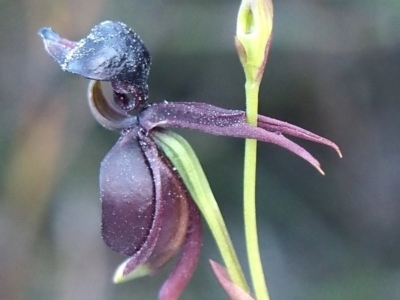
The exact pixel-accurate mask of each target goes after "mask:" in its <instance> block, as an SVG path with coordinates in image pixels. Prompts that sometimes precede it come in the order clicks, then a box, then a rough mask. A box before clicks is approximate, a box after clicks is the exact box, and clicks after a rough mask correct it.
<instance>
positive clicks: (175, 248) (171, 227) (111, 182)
mask: <svg viewBox="0 0 400 300" xmlns="http://www.w3.org/2000/svg"><path fill="white" fill-rule="evenodd" d="M39 35H40V36H41V37H42V39H43V42H44V45H45V48H46V50H47V52H48V53H49V54H50V55H51V56H52V57H53V58H54V59H55V60H56V61H57V62H58V64H59V65H60V66H61V68H62V69H63V70H64V71H68V72H71V73H76V74H78V75H81V76H83V77H86V78H89V79H91V80H92V81H91V82H90V84H89V92H88V96H89V97H88V98H89V106H90V108H91V111H92V113H93V115H94V117H95V118H96V120H97V121H98V122H99V123H100V124H101V125H103V126H104V127H106V128H108V129H111V130H118V131H120V133H121V137H120V139H119V140H118V142H117V143H116V145H115V146H114V147H113V148H112V149H111V150H110V152H109V153H108V154H107V156H106V157H105V158H104V160H103V161H102V163H101V170H100V190H101V201H102V236H103V239H104V241H105V243H106V244H107V245H108V246H109V247H110V248H111V249H113V250H114V251H117V252H119V253H122V254H125V255H127V256H129V259H128V260H127V261H126V262H125V263H123V264H122V265H121V266H120V267H119V269H118V270H117V272H116V277H115V280H116V281H118V282H120V281H125V280H126V279H129V278H131V277H136V276H141V275H147V274H152V273H154V272H155V271H157V270H158V269H160V268H161V267H162V266H163V265H164V264H165V263H166V262H167V261H169V260H170V259H171V258H172V257H173V256H174V255H175V254H176V253H178V252H179V251H180V253H181V254H180V258H179V259H178V262H177V264H176V267H175V269H174V270H173V271H172V273H171V275H170V277H169V278H168V279H167V281H166V282H165V284H164V285H163V287H162V289H161V291H160V294H159V297H160V299H165V300H166V299H177V298H178V297H179V295H180V293H181V292H182V290H183V288H184V287H185V285H186V283H187V282H188V281H189V279H190V277H191V276H192V274H193V272H194V269H195V266H196V264H197V261H198V257H199V253H200V246H201V224H200V223H201V222H200V215H199V211H198V208H197V207H196V204H195V203H194V202H193V199H192V196H191V194H190V192H189V191H188V188H187V187H186V186H185V184H184V183H183V181H182V179H181V177H180V174H179V173H178V172H177V171H176V168H175V167H174V166H173V165H172V163H171V159H170V158H169V157H168V156H167V155H166V154H165V152H163V151H162V145H160V144H159V143H160V139H159V138H157V135H159V134H160V133H162V134H165V135H168V132H169V131H168V130H166V129H168V128H186V129H193V130H199V131H202V132H205V133H210V134H214V135H221V136H231V137H238V138H249V139H256V140H259V141H262V142H268V143H272V144H276V145H278V146H281V147H283V148H285V149H287V150H289V151H291V152H293V153H294V154H296V155H298V156H300V157H301V158H303V159H305V160H306V161H308V162H309V163H310V164H311V165H313V166H314V167H315V168H317V169H318V170H319V171H320V172H321V173H323V172H322V170H321V167H320V164H319V162H318V161H317V160H316V159H315V158H314V157H313V156H312V155H311V154H310V153H309V152H308V151H307V150H305V149H304V148H302V147H301V146H299V145H297V144H296V143H294V142H292V141H291V140H289V139H287V138H286V137H285V136H286V135H289V136H294V137H298V138H302V139H306V140H310V141H313V142H317V143H321V144H325V145H327V146H330V147H332V148H333V149H335V150H336V151H337V152H338V153H339V155H340V156H341V153H340V150H339V148H338V146H336V144H334V143H333V142H331V141H330V140H328V139H325V138H323V137H320V136H318V135H316V134H313V133H311V132H309V131H307V130H305V129H302V128H300V127H297V126H294V125H291V124H289V123H286V122H283V121H279V120H276V119H272V118H269V117H266V116H261V115H259V116H258V122H257V126H252V125H249V124H248V123H247V122H246V115H245V112H243V111H240V110H230V109H224V108H220V107H217V106H214V105H211V104H206V103H198V102H176V103H175V102H166V101H164V102H159V103H149V102H148V85H147V77H148V75H149V71H150V64H151V58H150V54H149V52H148V50H147V48H146V47H145V45H144V44H143V42H142V40H141V39H140V37H139V36H138V35H137V34H136V33H135V32H134V31H133V30H132V29H130V28H128V27H127V26H126V25H125V24H123V23H120V22H112V21H105V22H102V23H100V24H99V25H97V26H95V27H94V28H93V29H92V30H91V31H90V33H89V35H88V36H87V37H86V38H84V39H82V40H80V41H78V42H74V41H69V40H67V39H65V38H62V37H60V36H59V35H57V34H56V33H54V32H53V31H52V30H51V29H50V28H43V29H41V30H40V31H39ZM104 81H105V82H110V83H111V87H112V90H113V97H112V99H107V98H106V97H105V96H104V94H103V92H102V88H101V82H104Z"/></svg>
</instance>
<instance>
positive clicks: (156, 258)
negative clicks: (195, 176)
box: [142, 136, 193, 272]
mask: <svg viewBox="0 0 400 300" xmlns="http://www.w3.org/2000/svg"><path fill="white" fill-rule="evenodd" d="M142 143H143V144H144V146H143V147H144V149H146V147H148V146H149V145H154V146H155V143H154V141H152V140H151V139H150V137H148V136H143V137H142ZM144 152H145V155H146V156H147V159H148V162H149V165H150V168H151V169H154V168H158V169H159V173H160V176H159V180H158V179H156V178H155V180H154V184H155V186H156V189H158V187H159V189H160V191H161V194H160V195H159V196H156V203H159V202H162V207H163V209H162V212H161V218H162V222H161V230H160V236H159V238H158V241H157V244H156V246H155V248H154V250H153V253H152V254H151V257H150V258H149V259H148V261H147V262H146V266H147V267H149V268H150V269H151V270H153V272H155V271H157V270H158V269H159V268H161V267H162V266H163V265H164V264H165V263H166V262H168V261H169V260H170V259H171V258H172V257H173V256H174V255H175V254H176V253H177V252H178V251H179V249H180V248H181V246H182V244H183V242H184V240H185V236H186V234H187V231H188V228H189V222H190V221H191V220H190V219H189V202H191V201H193V200H192V199H191V197H190V195H189V193H188V192H187V190H186V187H185V186H184V185H183V183H182V181H181V179H180V177H179V175H178V173H177V172H176V171H174V169H173V166H172V165H171V163H170V162H169V161H168V160H167V159H166V158H165V157H164V155H163V154H162V152H159V151H157V153H156V152H155V151H151V152H149V151H146V150H145V151H144ZM155 155H156V156H155ZM155 164H157V166H155Z"/></svg>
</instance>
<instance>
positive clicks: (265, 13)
mask: <svg viewBox="0 0 400 300" xmlns="http://www.w3.org/2000/svg"><path fill="white" fill-rule="evenodd" d="M272 18H273V7H272V1H271V0H242V3H241V5H240V8H239V13H238V19H237V27H236V37H235V44H236V49H237V51H238V54H239V58H240V61H241V63H242V65H243V68H244V72H245V75H246V81H247V82H252V83H260V81H261V78H262V75H263V72H264V67H265V63H266V61H267V56H268V50H269V45H270V40H271V32H272Z"/></svg>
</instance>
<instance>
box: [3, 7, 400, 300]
mask: <svg viewBox="0 0 400 300" xmlns="http://www.w3.org/2000/svg"><path fill="white" fill-rule="evenodd" d="M274 6H275V19H274V38H273V42H272V48H271V51H270V56H269V60H268V64H267V68H266V73H265V75H264V80H263V85H262V89H261V100H260V113H262V114H265V115H268V116H271V117H275V118H278V119H281V120H284V121H288V122H291V123H294V124H296V125H299V126H302V127H304V128H306V129H309V130H311V131H314V132H315V133H317V134H321V135H323V136H325V137H327V138H330V139H332V140H333V141H335V142H336V143H337V144H338V145H339V146H340V147H341V149H342V151H343V154H344V158H343V159H339V158H338V157H337V156H336V155H335V153H334V151H332V150H331V149H327V148H325V147H323V146H320V145H313V144H310V143H307V142H303V141H299V143H300V144H301V145H303V146H305V147H306V148H307V149H309V150H310V152H311V153H313V154H314V155H315V156H316V157H317V158H318V159H320V161H321V163H322V167H323V168H324V170H325V172H326V174H327V175H326V176H325V177H323V176H320V175H319V174H318V172H316V171H315V170H314V169H313V168H312V167H311V166H310V165H308V164H307V163H306V162H304V161H302V160H301V159H299V158H297V157H295V156H294V155H292V154H291V153H289V152H288V151H285V150H282V149H279V148H277V147H275V146H272V145H265V144H260V145H259V160H258V190H257V193H258V202H257V203H258V217H259V233H260V242H261V248H262V259H263V262H264V267H265V271H266V276H267V280H268V286H269V290H270V294H271V299H272V300H288V299H293V300H295V299H300V300H302V299H308V300H314V299H315V300H320V299H324V300H325V299H326V300H334V299H335V300H336V299H351V300H357V299H363V300H373V299H387V300H390V299H400V138H399V132H400V102H399V97H400V68H399V67H400V1H398V0H386V1H385V0H375V1H373V0H340V1H339V0H337V1H333V0H332V1H329V0H280V1H275V2H274ZM238 7H239V1H228V0H214V1H210V0H203V1H200V0H188V1H183V0H169V1H168V0H164V1H161V0H136V1H133V0H120V1H111V0H86V1H80V0H79V1H78V0H72V1H61V0H13V1H11V0H8V1H7V0H0V28H1V30H0V67H1V69H0V104H1V107H0V108H1V109H0V154H1V155H0V167H1V175H0V176H1V177H0V180H1V181H0V299H1V300H20V299H27V300H36V299H57V300H71V299H79V300H80V299H82V300H103V299H104V300H108V299H113V300H119V299H121V300H125V299H156V295H157V291H158V288H159V287H160V285H161V284H162V282H163V280H164V279H165V278H166V275H167V274H168V270H167V269H168V268H167V269H166V270H164V271H163V272H161V273H160V274H159V275H157V276H155V277H148V278H143V279H138V280H136V281H133V282H130V283H125V284H122V285H117V286H116V285H113V284H112V282H111V278H112V275H113V272H114V269H115V268H116V267H117V265H118V264H119V263H120V262H122V261H123V260H124V259H125V257H123V256H121V255H119V254H116V253H113V252H112V251H111V250H109V249H108V248H107V247H106V246H105V245H104V244H103V242H102V240H101V237H100V213H101V212H100V203H99V200H98V199H99V192H98V171H99V164H100V161H101V160H102V158H103V157H104V156H105V154H106V153H107V151H108V150H109V149H110V148H111V147H112V145H113V144H114V143H115V141H116V140H117V138H118V134H117V133H115V132H110V131H107V130H105V129H103V128H101V127H100V126H99V125H98V124H97V123H96V122H95V120H94V119H93V118H92V116H91V115H90V112H89V109H88V107H87V105H86V99H85V97H86V85H87V83H88V82H87V80H85V79H83V78H80V77H78V76H74V75H71V74H67V73H63V72H62V71H61V70H60V69H59V67H58V65H57V64H56V63H55V62H54V61H53V59H52V58H51V57H49V56H48V55H47V53H45V51H44V49H43V45H42V42H41V40H40V39H39V37H38V36H37V31H38V29H39V28H40V27H43V26H49V27H52V28H53V29H54V30H55V31H57V32H59V33H60V34H61V35H62V36H65V37H67V38H69V39H72V40H77V39H80V38H82V37H84V36H86V34H87V33H88V32H89V30H90V28H91V27H93V26H94V25H95V24H97V23H99V22H100V21H102V20H106V19H110V20H120V21H122V22H125V23H126V24H128V26H130V27H132V28H133V29H134V30H135V31H136V32H137V33H138V34H139V35H140V36H141V37H142V39H143V40H144V42H145V43H146V45H147V47H148V48H149V50H150V52H151V54H152V57H153V66H152V70H151V73H150V80H149V85H150V97H151V100H152V101H161V100H164V99H166V100H169V101H184V100H185V101H188V100H193V101H203V102H209V103H213V104H215V105H218V106H221V107H226V108H235V109H243V108H244V91H243V84H244V75H243V72H242V69H241V65H240V63H239V60H238V58H237V55H236V52H235V48H234V43H233V37H234V34H235V28H236V27H235V26H236V24H235V23H236V14H237V9H238ZM181 133H182V134H183V135H184V136H185V137H186V138H187V139H188V140H189V141H190V142H191V143H192V146H193V147H194V149H195V150H196V151H197V153H198V156H199V158H200V160H201V162H202V163H203V166H204V169H205V171H206V173H207V175H208V177H209V180H210V182H211V185H212V188H213V190H214V192H215V195H216V198H217V200H218V201H219V203H220V205H221V209H222V212H223V214H224V215H225V216H226V221H227V225H228V228H229V230H230V232H231V234H232V238H233V240H234V243H235V245H236V247H237V251H238V253H239V256H240V259H241V261H242V262H243V265H244V266H245V265H246V264H247V263H246V256H245V251H244V242H243V241H244V238H243V226H242V204H241V202H242V199H241V195H242V184H241V176H242V161H243V145H244V143H243V141H242V140H239V139H232V138H220V137H218V138H217V137H213V136H209V135H206V134H201V133H197V132H187V131H182V132H181ZM204 231H205V233H204V245H203V249H202V256H201V261H200V263H199V266H198V269H197V271H196V273H195V275H194V277H193V279H192V280H191V282H190V284H189V286H188V287H187V289H186V290H185V292H184V294H183V296H182V299H227V297H226V296H225V295H224V293H223V292H222V290H221V289H220V287H219V285H218V284H217V283H216V280H215V278H214V277H213V274H212V272H211V270H210V267H209V264H208V259H213V260H217V261H219V262H221V259H220V256H219V253H218V251H217V250H216V247H215V245H214V241H213V239H212V237H211V236H210V234H209V232H208V230H207V229H206V230H204ZM170 267H171V266H170ZM245 269H246V272H247V268H245Z"/></svg>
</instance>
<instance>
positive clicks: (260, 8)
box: [235, 0, 273, 300]
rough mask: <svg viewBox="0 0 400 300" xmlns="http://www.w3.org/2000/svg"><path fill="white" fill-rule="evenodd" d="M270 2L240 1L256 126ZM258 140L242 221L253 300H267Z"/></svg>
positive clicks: (239, 42) (250, 155)
mask: <svg viewBox="0 0 400 300" xmlns="http://www.w3.org/2000/svg"><path fill="white" fill-rule="evenodd" d="M272 16H273V8H272V2H271V1H270V0H242V3H241V5H240V8H239V14H238V20H237V29H236V40H235V42H236V48H237V51H238V54H239V58H240V62H241V63H242V65H243V68H244V73H245V76H246V84H245V89H246V118H247V122H248V123H249V124H250V125H253V126H257V117H258V91H259V86H260V82H261V79H262V75H263V73H264V68H265V63H266V61H267V56H268V50H269V45H270V41H271V32H272ZM256 161H257V141H256V140H251V139H246V144H245V158H244V177H243V186H244V191H243V201H244V222H245V235H246V246H247V255H248V260H249V267H250V274H251V277H252V282H253V288H254V292H255V295H256V299H260V300H261V299H269V296H268V290H267V286H266V283H265V278H264V272H263V268H262V264H261V258H260V252H259V246H258V236H257V222H256V205H255V185H256Z"/></svg>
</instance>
